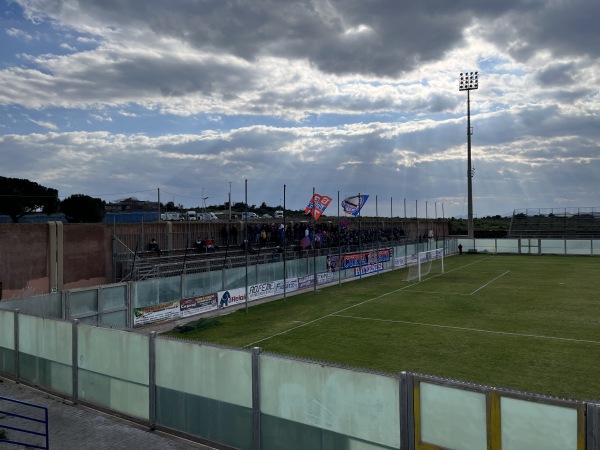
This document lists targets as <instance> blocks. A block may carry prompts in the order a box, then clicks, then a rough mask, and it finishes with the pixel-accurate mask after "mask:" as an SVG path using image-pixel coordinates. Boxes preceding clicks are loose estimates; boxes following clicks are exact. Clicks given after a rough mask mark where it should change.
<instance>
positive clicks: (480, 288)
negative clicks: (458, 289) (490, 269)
mask: <svg viewBox="0 0 600 450" xmlns="http://www.w3.org/2000/svg"><path fill="white" fill-rule="evenodd" d="M508 272H510V270H507V271H506V272H504V273H503V274H502V275H498V276H497V277H496V278H494V279H493V280H490V281H488V282H487V283H486V284H484V285H483V286H480V287H478V288H477V289H475V290H474V291H473V292H471V293H470V294H469V295H473V294H476V293H477V292H479V291H480V290H482V289H483V288H484V287H486V286H489V285H490V284H492V283H493V282H494V281H496V280H498V279H499V278H502V277H503V276H504V275H506V274H507V273H508Z"/></svg>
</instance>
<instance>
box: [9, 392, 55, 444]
mask: <svg viewBox="0 0 600 450" xmlns="http://www.w3.org/2000/svg"><path fill="white" fill-rule="evenodd" d="M0 401H7V402H12V403H16V404H19V405H24V406H27V407H30V408H37V409H41V410H43V414H44V418H43V419H37V418H35V417H30V416H26V415H23V414H16V413H14V412H10V411H5V410H3V409H0V413H1V414H5V415H6V417H14V418H16V419H22V420H26V421H27V420H28V421H31V422H33V423H34V424H35V423H38V424H44V432H40V431H35V430H31V429H28V428H20V427H17V426H10V425H2V424H1V423H0V428H3V429H5V430H10V431H16V432H18V433H25V434H26V435H33V436H39V437H43V438H44V445H43V446H40V445H36V444H32V443H28V442H22V441H17V440H13V439H0V442H4V443H6V444H13V445H23V446H25V447H29V448H42V449H49V448H50V440H49V433H48V408H47V407H46V406H40V405H36V404H34V403H28V402H23V401H20V400H15V399H12V398H8V397H0Z"/></svg>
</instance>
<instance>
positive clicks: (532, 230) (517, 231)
mask: <svg viewBox="0 0 600 450" xmlns="http://www.w3.org/2000/svg"><path fill="white" fill-rule="evenodd" d="M507 237H509V238H549V239H551V238H554V239H594V238H600V208H545V209H521V210H515V211H514V212H513V215H512V219H511V223H510V229H509V231H508V236H507Z"/></svg>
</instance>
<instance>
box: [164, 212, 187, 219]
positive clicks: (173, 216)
mask: <svg viewBox="0 0 600 450" xmlns="http://www.w3.org/2000/svg"><path fill="white" fill-rule="evenodd" d="M160 218H161V219H162V220H177V221H179V220H183V217H181V214H179V213H178V212H166V213H164V214H161V215H160Z"/></svg>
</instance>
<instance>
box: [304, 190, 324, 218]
mask: <svg viewBox="0 0 600 450" xmlns="http://www.w3.org/2000/svg"><path fill="white" fill-rule="evenodd" d="M330 203H331V197H327V196H326V195H319V194H315V195H314V197H313V198H311V199H310V201H309V202H308V206H307V207H306V208H305V209H304V213H305V214H306V215H307V216H311V215H312V212H313V209H314V211H315V220H319V217H321V214H323V212H324V211H325V208H327V207H328V206H329V204H330ZM313 205H314V206H313Z"/></svg>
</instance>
